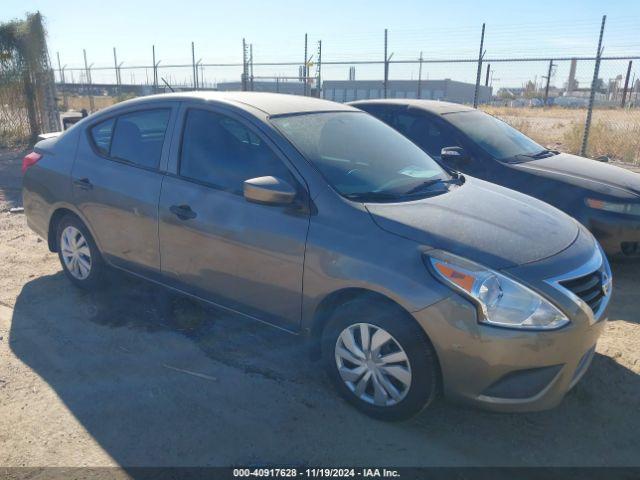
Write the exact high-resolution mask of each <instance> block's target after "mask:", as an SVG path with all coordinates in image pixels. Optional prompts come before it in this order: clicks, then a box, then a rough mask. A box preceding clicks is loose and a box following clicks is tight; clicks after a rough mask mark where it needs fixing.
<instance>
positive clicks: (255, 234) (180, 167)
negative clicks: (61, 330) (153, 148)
mask: <svg viewBox="0 0 640 480" xmlns="http://www.w3.org/2000/svg"><path fill="white" fill-rule="evenodd" d="M221 108H222V107H221ZM179 122H180V125H181V135H178V134H176V142H175V143H176V144H177V145H176V149H175V152H174V153H175V158H174V153H172V162H173V163H174V167H173V168H174V169H175V170H174V171H173V173H172V174H169V175H168V176H167V178H166V179H165V181H164V183H163V185H162V192H161V195H160V204H159V214H160V229H159V235H160V252H161V259H162V260H161V265H162V273H163V275H164V276H165V278H166V279H167V281H168V282H169V283H170V284H171V285H174V286H176V287H177V288H180V289H183V290H185V291H187V292H189V293H192V294H195V295H198V296H200V297H202V298H205V299H207V300H209V301H212V302H215V303H217V304H219V305H222V306H225V307H228V308H231V309H233V310H236V311H239V312H242V313H245V314H248V315H251V316H254V317H257V318H261V319H264V320H267V321H269V322H271V323H274V324H279V325H282V326H283V327H285V328H289V329H296V328H297V326H298V324H299V321H300V310H301V301H302V273H303V265H304V252H305V242H306V236H307V231H308V228H309V209H308V200H307V198H306V195H305V194H306V189H305V188H304V182H303V181H302V179H301V178H300V177H299V176H298V175H297V173H296V172H295V171H294V169H292V167H291V166H290V165H287V164H286V161H285V159H284V158H283V157H282V156H281V155H280V154H279V153H278V152H277V150H276V149H275V147H274V145H272V144H271V143H270V142H269V140H268V139H267V138H266V137H265V136H263V135H262V134H261V133H259V132H258V131H257V130H256V129H254V128H253V127H252V126H250V125H249V124H248V123H247V122H245V121H244V120H243V119H242V118H241V117H240V116H238V115H236V114H234V113H233V112H230V111H226V110H225V109H216V108H213V107H212V108H205V107H200V106H187V107H185V108H184V110H183V112H182V113H181V115H180V120H179ZM268 175H271V176H275V177H278V178H281V179H282V180H285V181H287V182H289V183H290V184H291V185H292V186H294V187H295V188H296V189H297V190H298V192H299V198H300V201H298V202H296V203H295V204H294V205H293V206H274V205H262V204H256V203H250V202H248V201H247V200H245V198H244V196H243V183H244V181H245V180H248V179H250V178H256V177H261V176H268Z"/></svg>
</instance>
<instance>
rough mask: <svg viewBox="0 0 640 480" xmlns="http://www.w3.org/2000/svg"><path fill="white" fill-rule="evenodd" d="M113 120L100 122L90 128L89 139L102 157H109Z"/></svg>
mask: <svg viewBox="0 0 640 480" xmlns="http://www.w3.org/2000/svg"><path fill="white" fill-rule="evenodd" d="M114 123H115V119H114V118H110V119H109V120H105V121H104V122H100V123H98V124H97V125H94V126H93V127H92V128H91V139H92V140H93V143H94V145H95V146H96V148H97V149H98V151H99V152H100V153H101V154H103V155H109V148H110V147H111V135H112V133H113V125H114Z"/></svg>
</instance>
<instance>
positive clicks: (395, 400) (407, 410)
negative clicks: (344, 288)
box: [322, 300, 440, 421]
mask: <svg viewBox="0 0 640 480" xmlns="http://www.w3.org/2000/svg"><path fill="white" fill-rule="evenodd" d="M363 329H364V330H363ZM378 332H381V333H378ZM363 333H364V334H365V336H367V334H368V336H369V342H368V343H369V346H370V347H371V348H370V349H369V352H368V353H367V352H366V350H367V349H366V348H364V347H365V346H366V345H363V339H362V334H363ZM350 334H353V335H352V336H351V337H350ZM385 334H386V335H389V337H390V338H389V339H388V340H386V341H385V342H384V343H382V344H380V341H381V339H384V338H386V337H385ZM376 335H377V336H376ZM374 337H375V342H374ZM345 338H346V339H349V341H348V342H345ZM351 339H353V341H354V342H355V344H356V345H355V347H356V348H355V349H354V350H355V351H357V350H358V349H359V351H360V353H363V354H364V355H365V360H364V362H363V361H362V360H361V359H358V358H355V355H353V351H354V350H349V348H348V347H347V345H346V344H347V343H350V341H351ZM374 343H375V345H374ZM374 347H375V348H374ZM376 348H377V349H378V352H377V354H376V352H375V349H376ZM345 349H346V350H347V352H346V353H347V354H350V355H351V356H349V355H345V352H344V350H345ZM400 350H401V351H402V352H401V351H400ZM402 353H404V357H406V361H403V360H402V361H395V360H400V359H401V358H402V357H403V356H402ZM390 354H394V356H393V357H389V355H390ZM322 357H323V362H324V364H325V368H326V370H327V372H328V374H329V377H330V378H331V380H332V381H333V383H334V384H335V386H336V388H337V389H338V392H339V393H340V394H341V395H342V396H343V397H344V398H345V399H346V400H347V401H348V402H349V403H351V404H352V405H354V406H355V407H356V408H358V410H360V411H362V412H363V413H365V414H367V415H369V416H371V417H374V418H376V419H379V420H384V421H400V420H406V419H408V418H410V417H412V416H414V415H416V414H417V413H419V412H420V411H421V410H423V409H424V408H426V407H428V406H429V405H430V404H431V403H432V402H433V400H434V399H435V397H436V395H437V393H438V390H439V378H440V368H439V364H438V360H437V356H436V353H435V350H434V348H433V346H432V345H431V342H430V341H429V339H428V337H427V335H426V334H425V333H424V331H423V330H422V329H421V328H420V326H419V325H418V324H417V322H416V321H415V320H414V319H412V318H411V317H409V315H408V314H407V313H406V312H404V311H403V310H401V309H400V308H399V307H397V308H395V307H393V306H388V305H385V304H383V305H380V303H379V302H377V303H376V302H365V301H362V300H356V301H351V302H348V303H346V304H344V305H342V306H341V307H338V309H337V310H336V311H335V312H334V313H333V315H332V316H331V317H330V318H329V320H328V323H327V325H326V327H325V329H324V331H323V334H322ZM381 357H385V358H386V359H387V361H388V362H389V363H384V362H383V363H381V362H382V359H381ZM348 358H351V360H354V361H355V360H360V364H358V363H355V362H354V363H351V362H350V360H349V359H348ZM366 359H368V360H366ZM392 360H394V361H392ZM367 361H368V362H369V363H367ZM339 363H340V364H341V366H340V367H339ZM372 363H373V366H371V365H372ZM363 364H364V373H362V375H361V376H359V374H360V373H361V372H362V371H363ZM388 367H393V368H391V369H388ZM354 370H355V371H354ZM341 372H343V373H341ZM367 372H369V373H367ZM389 372H393V373H394V374H393V375H392V374H390V373H389ZM407 373H408V374H409V375H407ZM367 375H368V380H366V388H365V389H364V391H362V390H361V389H359V387H361V383H360V382H361V381H365V378H364V377H365V376H367ZM345 377H346V378H345ZM397 377H400V378H401V379H402V380H403V381H404V382H405V383H403V381H400V380H399V378H397ZM407 377H408V378H409V382H408V386H407V385H406V380H407ZM347 378H349V379H351V378H353V379H355V380H353V381H351V382H348V381H347ZM389 383H391V387H394V388H395V391H394V389H393V388H389V387H388V386H389ZM376 384H377V385H376ZM376 387H378V388H376ZM380 387H383V389H384V390H385V392H386V393H387V396H386V398H385V397H384V396H382V395H381V396H378V397H377V395H376V392H379V389H380ZM359 393H360V394H359ZM376 397H377V398H376Z"/></svg>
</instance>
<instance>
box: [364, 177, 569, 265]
mask: <svg viewBox="0 0 640 480" xmlns="http://www.w3.org/2000/svg"><path fill="white" fill-rule="evenodd" d="M365 206H366V208H367V210H368V211H369V213H370V214H371V216H372V218H373V220H374V222H375V223H376V224H377V225H378V226H379V227H380V228H382V229H383V230H386V231H387V232H390V233H393V234H396V235H400V236H402V237H405V238H408V239H410V240H413V241H416V242H419V243H421V244H422V245H425V246H426V247H427V248H429V247H430V248H438V249H443V250H447V251H449V252H451V253H454V254H457V255H460V256H463V257H466V258H468V259H470V260H473V261H476V262H479V263H482V264H484V265H486V266H489V267H491V268H494V269H503V268H511V267H514V266H518V265H523V264H525V263H530V262H535V261H537V260H541V259H544V258H547V257H550V256H552V255H554V254H556V253H558V252H560V251H562V250H564V249H566V248H567V247H568V246H569V245H571V244H572V243H573V242H574V241H575V239H576V237H577V235H578V231H579V229H578V224H577V222H576V221H575V220H573V219H572V218H570V217H569V216H567V215H565V214H564V213H562V212H560V211H559V210H557V209H556V208H554V207H552V206H550V205H547V204H546V203H543V202H541V201H539V200H535V199H534V198H531V197H529V196H526V195H523V194H521V193H518V192H514V191H513V190H509V189H507V188H503V187H500V186H497V185H494V184H491V183H488V182H484V181H482V180H478V179H475V178H470V177H467V181H466V182H465V183H464V184H463V185H461V186H459V187H452V188H451V190H450V191H449V192H447V193H444V194H441V195H438V196H434V197H428V198H425V199H421V200H417V201H411V202H403V203H367V204H365Z"/></svg>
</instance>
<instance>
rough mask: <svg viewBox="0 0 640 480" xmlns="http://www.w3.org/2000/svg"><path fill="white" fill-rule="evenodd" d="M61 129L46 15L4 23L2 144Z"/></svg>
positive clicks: (0, 34) (0, 45)
mask: <svg viewBox="0 0 640 480" xmlns="http://www.w3.org/2000/svg"><path fill="white" fill-rule="evenodd" d="M59 129H60V124H59V117H58V112H57V106H56V99H55V83H54V73H53V70H52V69H51V67H50V65H49V57H48V52H47V45H46V40H45V32H44V27H43V25H42V17H41V16H40V14H32V15H28V16H27V18H26V20H24V21H17V20H16V21H13V22H9V23H5V24H2V25H0V145H13V144H19V143H23V142H25V141H27V140H33V139H35V137H36V136H37V135H38V134H40V133H43V132H51V131H55V130H59Z"/></svg>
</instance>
